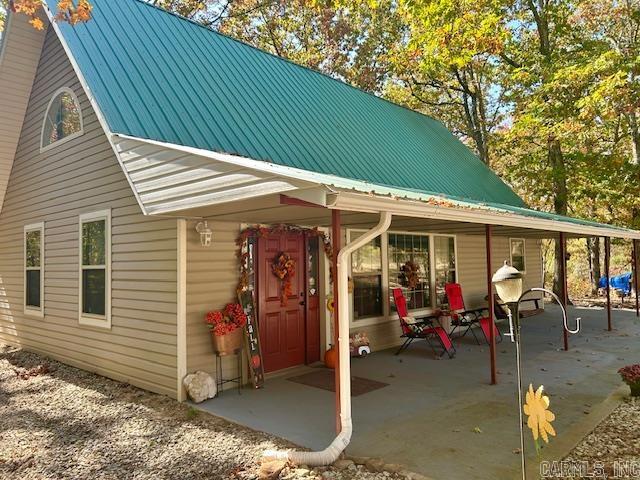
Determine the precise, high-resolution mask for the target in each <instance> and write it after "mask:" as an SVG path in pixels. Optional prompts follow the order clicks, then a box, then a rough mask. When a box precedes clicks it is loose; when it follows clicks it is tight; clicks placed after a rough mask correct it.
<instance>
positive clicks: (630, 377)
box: [618, 364, 640, 397]
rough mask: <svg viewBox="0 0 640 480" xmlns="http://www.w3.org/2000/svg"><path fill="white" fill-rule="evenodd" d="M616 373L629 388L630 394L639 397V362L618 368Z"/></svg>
mask: <svg viewBox="0 0 640 480" xmlns="http://www.w3.org/2000/svg"><path fill="white" fill-rule="evenodd" d="M618 373H619V374H620V376H621V377H622V380H623V381H624V383H626V384H627V385H629V387H630V388H631V396H632V397H640V364H635V365H627V366H626V367H623V368H621V369H620V370H618Z"/></svg>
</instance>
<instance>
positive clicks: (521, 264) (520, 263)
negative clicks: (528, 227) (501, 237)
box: [509, 238, 527, 273]
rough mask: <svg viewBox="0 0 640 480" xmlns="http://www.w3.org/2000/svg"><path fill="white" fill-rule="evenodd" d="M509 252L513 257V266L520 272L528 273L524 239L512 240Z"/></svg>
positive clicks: (510, 240)
mask: <svg viewBox="0 0 640 480" xmlns="http://www.w3.org/2000/svg"><path fill="white" fill-rule="evenodd" d="M509 252H510V255H511V266H512V267H513V268H515V269H516V270H518V271H520V272H523V273H524V272H526V271H527V262H526V255H525V243H524V238H510V239H509Z"/></svg>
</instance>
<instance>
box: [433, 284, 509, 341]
mask: <svg viewBox="0 0 640 480" xmlns="http://www.w3.org/2000/svg"><path fill="white" fill-rule="evenodd" d="M444 292H445V294H446V296H447V301H448V302H449V310H450V312H451V325H452V326H453V328H452V329H451V331H450V332H449V335H450V336H453V333H454V332H455V331H456V330H457V329H459V328H465V327H466V330H465V331H464V333H462V335H459V336H460V337H464V336H465V335H466V334H467V333H468V332H469V331H471V333H472V334H473V338H475V339H476V342H477V343H478V345H480V344H481V342H480V340H479V339H478V336H477V335H476V332H475V331H474V330H475V329H474V328H473V326H474V325H475V324H478V325H479V326H480V330H481V331H482V333H483V335H484V339H485V341H486V342H487V343H489V336H490V334H491V330H490V328H491V319H490V318H489V309H488V308H486V307H484V308H475V309H471V310H467V308H466V307H465V305H464V298H463V297H462V287H461V286H460V284H459V283H447V284H445V286H444ZM493 328H494V329H495V336H496V338H497V339H498V342H501V341H502V334H501V333H500V330H499V329H498V327H497V326H495V324H494V327H493Z"/></svg>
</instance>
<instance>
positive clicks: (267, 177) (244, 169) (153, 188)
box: [112, 134, 312, 215]
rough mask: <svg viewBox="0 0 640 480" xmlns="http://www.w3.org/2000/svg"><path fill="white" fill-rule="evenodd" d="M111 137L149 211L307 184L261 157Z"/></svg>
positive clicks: (219, 201)
mask: <svg viewBox="0 0 640 480" xmlns="http://www.w3.org/2000/svg"><path fill="white" fill-rule="evenodd" d="M112 142H113V145H114V147H115V149H116V152H117V153H118V156H119V157H120V162H121V164H122V166H123V168H124V169H125V173H126V174H127V177H128V178H129V180H130V182H131V185H132V187H133V189H134V191H135V193H136V196H137V197H138V199H139V200H140V203H141V204H142V206H143V208H144V211H145V212H146V213H148V214H151V215H153V214H163V213H171V212H177V211H181V210H187V209H192V208H197V207H203V206H208V205H218V204H223V203H228V202H235V201H238V200H245V199H248V198H254V197H261V196H264V195H269V194H273V193H285V192H289V191H292V190H297V189H301V188H306V187H309V186H312V184H311V183H309V182H308V181H305V180H302V179H298V178H295V177H288V176H283V175H280V174H279V173H278V172H277V171H276V170H273V169H270V168H262V167H264V166H267V165H269V164H268V163H266V162H259V161H255V160H254V161H251V160H247V161H245V162H238V161H234V157H233V156H232V155H225V154H215V153H214V152H207V153H210V154H211V155H203V154H202V151H197V149H191V148H188V147H181V146H178V145H175V146H174V145H170V144H164V143H162V142H155V141H151V140H144V139H139V138H134V137H129V136H125V135H117V134H114V135H113V136H112Z"/></svg>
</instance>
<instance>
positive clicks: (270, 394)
mask: <svg viewBox="0 0 640 480" xmlns="http://www.w3.org/2000/svg"><path fill="white" fill-rule="evenodd" d="M569 315H570V317H571V318H572V319H574V318H575V317H577V316H579V317H581V318H582V331H581V332H580V334H578V335H574V336H573V337H572V338H571V349H570V350H569V351H568V352H565V351H563V335H562V327H561V315H560V311H559V308H558V307H557V306H555V305H547V306H546V308H545V312H544V313H543V314H541V315H537V316H535V317H531V318H528V319H525V320H524V322H523V329H522V341H523V366H524V374H523V378H524V379H525V382H526V383H527V384H528V383H529V382H532V383H534V384H535V385H540V384H543V385H544V386H545V391H546V392H547V393H548V395H549V396H550V399H551V410H552V411H553V412H554V413H556V416H557V420H556V421H555V422H554V425H555V427H556V431H557V432H558V436H557V437H556V438H554V439H552V441H551V445H550V448H549V449H548V450H547V451H546V453H543V457H544V456H545V455H549V456H553V455H562V454H564V453H566V452H567V451H568V450H570V449H571V448H572V446H573V445H574V444H575V443H576V442H577V441H578V440H579V439H580V438H582V436H584V435H585V434H586V433H588V432H589V431H590V429H591V428H593V426H595V424H596V423H597V422H598V421H599V419H600V418H601V417H602V416H603V415H605V414H606V413H607V412H608V411H609V410H610V407H609V406H608V405H609V404H611V403H612V401H611V398H608V397H609V396H610V394H611V393H612V392H614V391H615V390H616V389H617V388H618V387H619V386H620V385H621V382H620V379H619V376H618V374H617V373H616V371H617V369H618V368H619V367H620V366H622V365H625V364H628V363H630V362H634V361H636V359H637V355H638V348H637V345H636V343H637V342H635V341H633V339H635V338H637V337H638V335H640V322H639V321H638V319H637V318H636V316H635V312H633V311H629V310H614V311H613V316H614V321H615V329H614V330H613V331H611V332H609V331H607V321H606V312H605V311H603V310H602V309H584V308H579V309H578V308H573V307H570V309H569ZM500 328H501V330H502V331H503V332H504V330H505V325H501V326H500ZM456 343H457V346H458V355H457V356H456V358H455V359H453V360H444V359H442V360H436V359H434V357H433V354H432V352H431V350H430V349H429V347H428V346H427V345H426V343H425V342H420V343H416V344H414V345H412V346H411V348H409V349H408V350H407V351H405V352H403V353H402V354H401V355H400V356H394V355H393V353H394V350H393V349H389V350H384V351H380V352H375V353H373V354H372V355H371V356H369V357H367V358H363V359H359V358H356V359H352V361H351V369H352V375H353V376H358V377H363V378H366V379H370V380H376V381H379V382H383V383H386V384H388V385H387V386H385V387H383V388H380V389H377V390H374V391H371V392H368V393H365V394H363V395H360V396H356V397H353V399H352V402H353V405H352V406H353V413H352V415H353V422H354V432H353V437H352V441H351V444H350V445H349V446H348V447H347V450H346V453H347V454H349V455H352V456H367V457H381V458H383V459H384V460H385V461H386V462H387V463H400V464H404V465H406V466H407V467H409V468H410V469H411V470H413V471H416V472H419V473H422V474H424V475H426V476H428V477H432V478H434V479H440V478H447V479H486V478H496V479H503V478H504V479H511V478H515V477H517V475H518V472H519V468H520V461H519V456H518V455H516V454H514V451H515V450H516V449H517V448H519V436H518V430H517V423H518V419H517V408H518V406H517V400H516V399H517V397H516V376H515V354H514V348H513V344H512V343H511V342H509V341H508V340H507V341H504V342H502V343H501V344H499V345H498V348H497V363H498V365H499V370H498V372H499V378H500V382H499V383H498V384H497V385H489V382H488V381H487V375H486V374H487V356H488V347H486V346H478V345H476V344H475V343H474V342H473V339H472V338H471V337H466V338H465V339H463V340H461V341H460V342H456ZM303 368H304V371H307V370H310V369H314V368H317V367H303ZM320 368H321V367H320ZM301 373H303V372H302V371H301V370H300V369H298V370H296V371H290V372H288V373H287V374H283V375H280V376H274V377H273V376H272V377H270V378H268V379H267V383H266V386H265V388H264V389H260V390H253V389H250V388H245V389H243V390H242V393H241V394H240V395H238V394H237V393H236V392H235V391H226V392H225V393H224V394H223V395H222V396H221V397H219V398H216V399H213V400H210V401H207V402H205V403H203V404H200V405H196V408H199V409H203V410H205V411H207V412H210V413H213V414H215V415H218V416H221V417H224V418H227V419H229V420H232V421H234V422H237V423H241V424H243V425H247V426H249V427H251V428H254V429H256V430H261V431H266V432H269V433H272V434H275V435H278V436H281V437H284V438H286V439H288V440H291V441H293V442H295V443H297V444H299V445H301V446H304V447H307V448H310V449H322V448H324V447H325V446H326V445H327V444H329V443H330V442H331V440H332V439H333V437H334V436H335V420H334V419H335V412H334V401H333V398H334V394H333V393H332V392H329V391H326V390H322V389H319V388H315V387H311V386H306V385H301V384H300V383H295V382H292V381H290V380H289V378H291V377H294V376H297V375H300V374H301ZM625 388H626V387H625ZM617 395H618V396H619V395H621V394H620V393H618V394H617ZM614 398H617V397H614ZM614 403H615V402H614ZM527 442H528V443H527V444H526V453H527V455H528V458H529V460H530V461H529V464H530V466H533V465H534V463H535V462H534V460H535V449H534V447H533V444H532V442H531V441H530V435H527Z"/></svg>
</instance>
